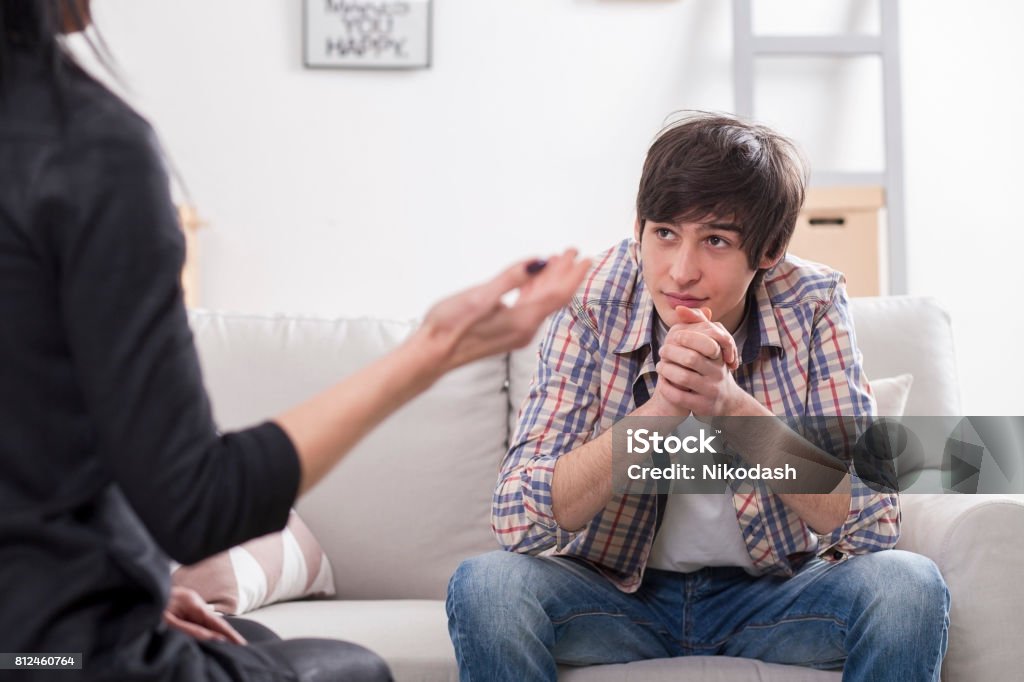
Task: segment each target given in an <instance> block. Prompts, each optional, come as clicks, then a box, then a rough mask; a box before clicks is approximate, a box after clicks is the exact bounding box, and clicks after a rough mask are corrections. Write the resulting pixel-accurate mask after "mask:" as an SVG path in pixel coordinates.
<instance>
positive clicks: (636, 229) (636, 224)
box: [633, 216, 644, 242]
mask: <svg viewBox="0 0 1024 682" xmlns="http://www.w3.org/2000/svg"><path fill="white" fill-rule="evenodd" d="M643 229H644V227H643V223H641V222H640V216H637V217H636V220H634V221H633V239H635V240H637V241H638V242H639V241H640V233H641V232H642V231H643Z"/></svg>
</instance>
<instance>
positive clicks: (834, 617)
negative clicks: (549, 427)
mask: <svg viewBox="0 0 1024 682" xmlns="http://www.w3.org/2000/svg"><path fill="white" fill-rule="evenodd" d="M447 610H448V631H449V633H450V634H451V638H452V643H453V644H454V646H455V655H456V657H457V659H458V663H459V677H460V679H461V680H462V682H485V681H486V682H493V681H498V680H516V681H517V682H523V681H524V680H555V679H556V676H557V672H556V666H557V664H563V665H595V664H601V663H625V662H628V661H636V660H642V659H650V658H668V657H671V656H739V657H745V658H756V659H759V660H762V661H768V662H772V663H786V664H791V665H801V666H809V667H812V668H820V669H838V668H842V669H843V679H844V680H899V682H912V681H914V680H938V679H939V667H940V665H941V663H942V657H943V655H944V654H945V652H946V631H947V629H948V626H949V591H948V590H947V589H946V584H945V582H944V581H943V580H942V576H941V575H940V574H939V571H938V569H937V568H936V567H935V564H934V563H932V562H931V560H929V559H927V558H925V557H922V556H919V555H917V554H912V553H910V552H903V551H900V550H886V551H882V552H876V553H874V554H866V555H863V556H857V557H853V558H851V559H849V560H847V561H844V562H840V563H837V564H829V563H826V562H824V561H822V560H820V559H812V560H811V561H809V562H808V563H807V564H805V565H804V566H803V567H802V568H801V570H800V571H799V572H798V573H797V574H796V575H795V576H793V577H792V578H788V579H785V578H777V577H771V576H762V577H755V576H751V575H748V574H747V573H746V572H744V571H743V570H742V569H739V568H704V569H701V570H699V571H696V572H694V573H688V574H684V573H674V572H669V571H659V570H654V569H648V570H647V572H646V574H645V575H644V581H643V585H642V586H641V587H640V589H639V590H638V591H637V592H636V593H634V594H624V593H622V592H620V591H619V590H618V589H617V588H616V587H615V586H614V585H612V584H611V583H610V582H609V581H608V580H607V579H605V578H604V577H603V576H601V575H600V574H599V573H597V572H596V571H595V570H593V569H592V568H590V567H589V566H586V565H585V564H582V563H579V562H576V561H574V560H572V559H565V558H559V557H535V556H527V555H523V554H514V553H510V552H502V551H496V552H491V553H489V554H484V555H482V556H478V557H474V558H472V559H468V560H466V561H464V562H462V564H461V565H460V566H459V567H458V569H457V570H456V571H455V574H454V575H453V576H452V579H451V582H450V583H449V585H448V602H447Z"/></svg>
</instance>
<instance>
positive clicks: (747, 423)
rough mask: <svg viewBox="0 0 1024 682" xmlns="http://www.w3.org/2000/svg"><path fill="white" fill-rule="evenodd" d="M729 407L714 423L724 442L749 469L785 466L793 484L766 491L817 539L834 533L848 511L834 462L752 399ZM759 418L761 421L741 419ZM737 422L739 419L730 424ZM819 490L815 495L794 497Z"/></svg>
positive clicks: (844, 480) (846, 490) (842, 475)
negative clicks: (793, 472) (793, 474)
mask: <svg viewBox="0 0 1024 682" xmlns="http://www.w3.org/2000/svg"><path fill="white" fill-rule="evenodd" d="M744 395H745V396H746V397H745V398H744V399H743V400H741V401H740V402H739V403H737V404H735V405H732V406H730V408H729V410H728V415H727V416H726V418H725V419H720V418H719V419H716V420H715V422H714V423H715V426H716V427H717V426H719V425H721V426H722V427H723V431H724V432H725V435H726V439H727V440H728V441H729V443H730V445H732V446H733V447H734V448H735V449H736V450H737V451H738V452H739V453H740V455H741V456H742V457H743V459H744V460H745V461H747V462H748V463H749V464H756V465H762V466H766V467H772V468H774V467H779V466H787V465H788V466H791V467H793V468H794V469H795V470H796V477H795V481H784V480H780V481H769V482H768V485H769V486H770V487H771V488H772V491H773V492H774V493H775V494H776V495H778V496H779V498H780V499H781V500H782V501H783V502H784V503H785V504H786V506H787V507H789V508H790V509H792V510H793V511H794V512H796V514H797V515H799V516H800V518H801V519H803V520H804V522H805V523H806V524H807V525H808V526H810V527H811V528H812V529H813V530H815V531H816V532H818V533H830V532H832V531H834V530H835V529H836V528H838V527H840V526H841V525H842V524H843V523H844V522H845V521H846V517H847V515H848V514H849V510H850V499H851V498H850V475H849V472H848V471H847V469H846V467H845V466H844V465H843V464H842V463H841V462H840V461H839V460H837V459H835V458H833V457H831V456H830V455H828V454H827V453H824V452H822V451H821V449H820V448H818V447H816V446H815V445H814V444H812V443H810V442H809V441H807V440H806V439H804V438H803V437H802V436H800V435H799V434H798V433H796V432H795V431H793V430H792V429H791V428H789V427H788V426H787V425H786V424H785V423H784V422H783V421H781V420H779V419H778V418H777V417H776V416H775V415H774V414H773V413H772V412H771V411H769V410H768V408H766V407H765V406H763V405H761V404H760V403H759V402H758V401H757V400H756V399H755V398H754V397H753V396H751V395H749V394H746V393H745V394H744ZM747 417H764V418H765V419H754V420H751V419H744V418H747ZM736 418H739V419H736ZM794 490H802V491H807V490H820V491H822V492H820V493H808V492H794Z"/></svg>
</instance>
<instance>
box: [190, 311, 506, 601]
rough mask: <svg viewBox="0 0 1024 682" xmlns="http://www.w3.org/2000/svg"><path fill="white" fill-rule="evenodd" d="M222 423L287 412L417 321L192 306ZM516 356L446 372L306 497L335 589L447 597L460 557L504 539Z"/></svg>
mask: <svg viewBox="0 0 1024 682" xmlns="http://www.w3.org/2000/svg"><path fill="white" fill-rule="evenodd" d="M191 323H192V329H193V333H194V334H195V337H196V342H197V346H198V348H199V354H200V361H201V363H202V366H203V371H204V377H205V381H206V384H207V387H208V389H209V392H210V396H211V400H212V403H213V408H214V413H215V416H216V418H217V420H218V423H219V424H220V426H221V427H222V428H233V427H238V426H243V425H248V424H252V423H255V422H257V421H259V420H261V419H264V418H267V417H271V416H273V415H275V414H279V413H281V412H282V411H283V410H285V409H286V408H288V407H291V406H293V405H295V404H297V403H299V402H300V401H302V400H304V399H306V398H308V397H310V396H311V395H313V394H314V393H315V392H317V391H320V390H323V389H325V388H327V387H328V386H330V385H331V384H332V383H334V382H335V381H337V380H339V379H340V378H342V377H344V376H346V375H348V374H351V373H352V372H353V371H355V370H356V369H358V368H360V367H363V366H365V365H367V364H368V363H370V362H371V361H372V360H374V359H376V358H377V357H379V356H380V355H382V354H384V353H385V352H386V351H388V350H390V349H392V348H394V347H395V346H397V345H398V344H399V343H400V342H401V341H402V340H403V339H405V338H406V337H407V336H408V334H409V333H410V332H411V331H412V329H413V325H412V324H411V323H408V322H389V321H383V320H369V319H357V320H319V319H310V318H297V317H267V316H251V315H232V314H218V313H211V312H203V311H193V312H192V313H191ZM506 371H507V358H505V357H497V358H490V359H486V360H482V361H480V362H476V363H473V364H471V365H468V366H466V367H463V368H460V369H459V370H456V371H454V372H452V373H450V374H448V375H447V376H446V377H444V378H443V379H441V380H440V381H439V382H438V383H437V384H436V385H434V386H433V387H432V388H431V389H430V390H429V391H427V392H426V393H425V394H424V395H422V396H421V397H420V398H418V399H417V400H414V401H412V402H411V403H409V404H408V405H406V406H405V407H403V408H402V409H401V410H399V411H398V412H397V413H395V414H394V415H393V416H392V417H391V418H390V419H388V420H387V421H385V423H383V424H382V425H381V426H380V427H378V428H377V429H376V430H374V432H373V433H371V434H370V435H369V436H368V437H367V438H366V439H364V440H363V441H362V442H361V443H360V444H359V445H358V446H357V447H356V448H355V449H354V450H353V451H352V452H351V453H349V455H348V456H347V457H346V458H345V459H344V460H343V461H342V462H341V464H340V465H339V466H337V467H336V468H335V469H334V470H333V471H332V472H331V473H330V474H328V476H327V477H326V478H325V479H324V480H323V481H321V482H320V484H319V485H317V486H316V487H315V488H314V489H313V490H312V491H311V492H310V493H308V494H307V495H305V496H304V497H303V498H302V499H301V500H300V502H299V504H298V510H299V512H300V513H301V514H302V518H303V519H304V520H305V521H306V523H307V524H308V525H309V527H310V529H311V530H312V531H313V533H314V534H315V535H316V537H317V539H318V540H319V541H320V543H321V545H322V546H323V548H324V551H326V553H327V556H328V557H329V558H330V561H331V565H332V566H333V568H334V578H335V584H336V587H337V591H338V597H339V598H344V599H387V598H433V599H440V598H443V597H444V594H445V590H446V588H447V584H448V578H449V577H450V576H451V574H452V573H453V572H454V571H455V567H456V566H458V564H459V562H460V561H462V559H464V558H466V557H469V556H472V555H474V554H480V553H483V552H487V551H490V550H492V549H495V548H496V547H497V543H496V541H495V540H494V536H493V534H492V532H491V528H490V506H491V492H492V490H493V489H494V484H495V480H496V476H497V469H498V464H499V462H500V458H501V456H502V453H503V452H504V449H505V442H506V433H505V430H506V419H507V396H506V393H505V389H504V385H505V376H506Z"/></svg>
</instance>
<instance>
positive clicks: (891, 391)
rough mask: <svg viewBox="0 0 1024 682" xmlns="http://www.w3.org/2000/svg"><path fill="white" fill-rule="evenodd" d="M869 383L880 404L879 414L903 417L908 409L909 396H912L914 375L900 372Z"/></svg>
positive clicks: (881, 415) (880, 415)
mask: <svg viewBox="0 0 1024 682" xmlns="http://www.w3.org/2000/svg"><path fill="white" fill-rule="evenodd" d="M869 383H870V385H871V392H872V393H874V395H875V402H876V403H877V404H878V416H879V417H902V416H903V411H904V410H906V409H907V398H909V397H910V387H911V386H912V385H913V384H914V375H912V374H900V375H898V376H894V377H884V378H882V379H875V380H873V381H870V382H869Z"/></svg>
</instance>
